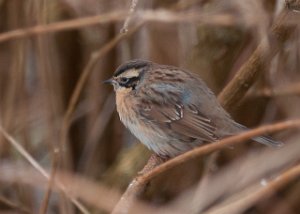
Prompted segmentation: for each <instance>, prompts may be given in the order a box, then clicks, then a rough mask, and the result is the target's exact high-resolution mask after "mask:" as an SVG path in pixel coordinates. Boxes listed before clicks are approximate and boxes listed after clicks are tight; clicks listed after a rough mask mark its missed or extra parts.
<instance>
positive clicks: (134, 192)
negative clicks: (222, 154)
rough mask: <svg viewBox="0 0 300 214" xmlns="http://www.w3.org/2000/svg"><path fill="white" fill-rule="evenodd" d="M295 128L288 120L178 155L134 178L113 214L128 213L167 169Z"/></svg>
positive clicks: (291, 121)
mask: <svg viewBox="0 0 300 214" xmlns="http://www.w3.org/2000/svg"><path fill="white" fill-rule="evenodd" d="M295 127H300V120H290V121H286V122H281V123H276V124H273V125H266V126H262V127H259V128H256V129H253V130H250V131H247V132H245V133H241V134H239V135H236V136H232V137H228V138H225V139H223V140H220V141H218V142H215V143H211V144H207V145H204V146H201V147H199V148H196V149H193V150H191V151H188V152H186V153H184V154H182V155H179V156H177V157H175V158H173V159H171V160H169V161H167V162H165V163H163V164H161V165H159V166H157V167H155V168H153V169H152V170H150V171H149V172H147V173H145V174H142V175H140V176H138V177H136V178H135V179H134V180H133V181H132V182H131V183H130V185H129V186H128V188H127V190H126V191H125V193H124V195H123V197H122V198H121V200H120V201H119V203H118V204H117V205H116V207H115V209H114V212H113V213H115V214H117V213H128V211H129V208H130V206H132V202H133V201H134V200H133V199H135V197H137V196H138V195H139V194H141V192H142V191H143V190H144V188H145V186H146V185H147V183H148V182H149V181H150V180H152V179H153V178H155V177H156V176H158V175H160V174H161V173H163V172H165V171H167V170H169V169H172V168H174V167H176V166H178V165H180V164H182V163H185V162H187V161H189V160H191V159H193V158H196V157H199V156H203V155H207V154H209V153H211V152H214V151H218V150H220V149H223V148H228V147H229V146H233V145H236V144H238V143H242V142H244V141H246V140H249V139H251V138H253V137H255V136H259V135H263V134H266V133H270V132H275V131H282V130H285V129H288V128H295ZM151 161H152V160H151ZM150 164H153V162H152V163H150V161H149V162H148V163H147V165H146V166H145V167H149V166H148V165H150ZM150 168H151V167H150ZM148 170H149V169H148ZM125 196H126V197H125Z"/></svg>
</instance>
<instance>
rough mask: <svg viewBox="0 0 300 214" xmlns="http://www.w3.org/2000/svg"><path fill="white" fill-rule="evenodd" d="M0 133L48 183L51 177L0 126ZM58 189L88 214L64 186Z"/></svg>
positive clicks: (60, 185) (59, 185) (59, 184)
mask: <svg viewBox="0 0 300 214" xmlns="http://www.w3.org/2000/svg"><path fill="white" fill-rule="evenodd" d="M0 133H1V134H2V135H3V136H4V138H5V139H6V140H7V141H8V142H9V143H10V144H11V145H12V146H13V147H14V148H15V149H16V150H17V151H18V152H19V153H20V154H21V155H22V156H23V157H24V158H25V159H26V160H27V161H28V162H29V163H30V164H31V165H32V166H33V167H34V169H36V170H37V171H38V172H39V173H40V174H41V175H42V176H43V177H45V178H46V179H47V180H48V181H50V179H51V177H50V175H49V173H48V172H47V171H46V170H45V169H44V168H43V167H42V166H41V165H40V164H39V163H38V162H37V161H36V160H35V159H34V158H33V157H32V156H31V155H30V154H29V153H28V152H27V151H26V150H25V149H24V147H23V146H22V145H21V144H20V143H18V142H17V141H16V140H15V139H14V138H13V137H12V136H11V135H9V134H8V133H7V132H6V131H5V130H4V129H3V127H2V126H1V125H0ZM58 187H59V189H60V190H61V191H62V192H63V193H65V194H66V195H67V197H68V198H69V199H70V200H71V201H72V203H73V204H74V205H75V206H76V207H77V208H78V209H79V210H80V211H81V212H82V213H85V214H89V212H88V210H87V209H86V208H85V207H84V206H83V204H81V203H80V202H79V201H78V200H77V199H76V198H74V197H72V196H71V195H68V194H67V192H66V189H65V187H64V185H62V184H61V183H58Z"/></svg>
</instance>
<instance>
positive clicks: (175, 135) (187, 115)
mask: <svg viewBox="0 0 300 214" xmlns="http://www.w3.org/2000/svg"><path fill="white" fill-rule="evenodd" d="M109 82H110V83H112V84H113V85H114V89H115V91H116V104H117V111H118V113H119V116H120V119H121V121H122V122H123V124H124V125H125V126H126V127H127V128H128V129H129V130H130V131H131V132H132V133H133V134H134V135H135V136H136V137H137V138H138V139H139V140H140V141H141V142H142V143H143V144H145V145H146V146H147V147H148V148H149V149H151V150H153V151H154V152H155V153H156V154H158V155H160V156H163V157H166V156H167V157H174V156H176V155H178V154H181V153H183V152H185V151H187V150H190V149H192V148H194V147H197V146H199V145H201V144H203V143H205V142H213V141H216V140H218V139H221V138H223V137H225V136H229V135H234V134H237V133H239V132H241V131H243V130H245V129H246V128H245V127H244V126H242V125H240V124H238V123H236V122H235V121H233V120H232V119H231V117H230V116H229V114H228V113H227V112H226V111H225V110H224V109H223V108H222V107H221V106H220V104H219V103H218V101H217V99H216V97H215V95H214V94H213V93H212V92H211V90H210V89H209V88H208V87H207V86H206V84H205V83H204V82H203V81H202V80H201V79H200V78H199V77H198V76H196V75H195V74H192V73H190V72H188V71H185V70H183V69H180V68H176V67H173V66H167V65H159V64H156V63H152V62H150V61H145V60H133V61H129V62H127V63H124V64H123V65H121V66H120V67H119V68H118V69H117V70H116V72H115V74H114V76H113V78H112V79H111V80H109ZM254 140H255V141H258V142H260V143H263V144H267V145H280V142H276V141H273V140H271V139H269V138H266V137H257V138H254Z"/></svg>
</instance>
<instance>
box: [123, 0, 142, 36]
mask: <svg viewBox="0 0 300 214" xmlns="http://www.w3.org/2000/svg"><path fill="white" fill-rule="evenodd" d="M137 4H138V0H131V4H130V9H129V13H128V16H127V18H126V19H125V22H124V25H123V27H122V28H121V30H120V33H127V31H128V26H129V23H130V20H131V17H132V14H133V13H134V11H135V8H136V6H137Z"/></svg>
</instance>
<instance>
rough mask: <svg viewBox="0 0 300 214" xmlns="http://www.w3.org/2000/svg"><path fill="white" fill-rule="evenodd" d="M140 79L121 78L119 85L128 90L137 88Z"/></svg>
mask: <svg viewBox="0 0 300 214" xmlns="http://www.w3.org/2000/svg"><path fill="white" fill-rule="evenodd" d="M138 80H139V77H131V78H128V77H121V78H120V80H119V85H120V86H122V87H126V88H135V86H136V84H137V82H138Z"/></svg>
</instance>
